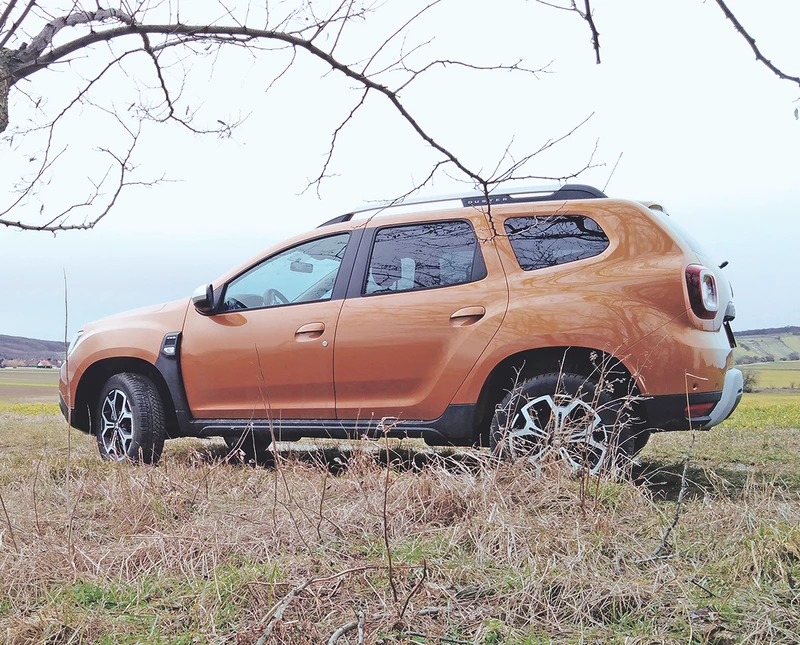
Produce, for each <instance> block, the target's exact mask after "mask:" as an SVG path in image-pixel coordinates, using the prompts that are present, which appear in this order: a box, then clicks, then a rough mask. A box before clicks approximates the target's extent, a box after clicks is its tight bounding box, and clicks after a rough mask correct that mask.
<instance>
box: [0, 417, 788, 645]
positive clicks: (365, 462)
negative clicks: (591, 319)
mask: <svg viewBox="0 0 800 645" xmlns="http://www.w3.org/2000/svg"><path fill="white" fill-rule="evenodd" d="M0 420H2V424H3V425H2V426H0V428H2V430H0V443H2V445H4V446H5V452H4V453H3V454H2V456H0V473H2V484H1V485H0V494H2V497H3V500H4V503H5V506H6V509H7V511H8V516H9V518H10V520H11V526H12V527H13V540H12V537H11V531H9V528H8V525H7V524H6V522H5V518H4V517H0V532H2V536H1V539H2V547H1V548H0V577H1V578H2V581H1V582H0V585H1V588H0V634H3V636H2V638H5V642H7V643H9V644H10V645H17V644H23V643H137V642H138V643H154V644H155V643H165V644H166V643H175V644H179V643H190V642H201V643H220V644H221V643H241V644H249V643H256V642H257V641H258V639H259V638H260V637H261V636H262V634H264V633H265V632H266V631H267V630H269V631H270V636H269V640H268V642H276V643H278V642H285V643H320V642H327V641H328V639H330V637H331V635H332V634H333V633H334V632H335V631H336V629H337V628H339V627H341V626H343V625H346V624H348V623H354V621H356V620H357V619H358V615H359V612H362V613H363V614H364V629H365V634H366V636H365V642H370V643H374V642H379V641H380V640H381V639H382V642H384V643H405V642H410V639H411V635H412V634H422V635H423V636H424V637H423V636H417V637H416V638H417V641H418V642H430V643H434V642H437V638H440V637H441V638H446V639H450V641H447V640H442V641H440V642H454V641H462V642H481V643H495V642H508V643H523V642H529V643H536V642H565V643H568V642H608V641H616V642H620V643H622V642H629V643H634V642H642V643H644V642H658V643H687V642H691V640H692V639H694V640H695V641H696V642H708V643H717V644H722V643H734V642H740V641H741V642H744V641H746V642H748V643H768V642H769V643H796V642H798V640H799V638H798V626H799V625H800V613H798V612H799V611H800V592H798V582H797V581H798V580H800V567H799V566H798V563H800V529H798V528H797V527H798V526H799V525H800V500H799V499H798V495H797V492H796V491H793V490H787V489H785V488H781V487H780V486H777V485H773V484H756V483H754V482H751V483H750V484H748V485H747V486H746V487H745V488H744V489H743V490H741V491H737V492H736V493H730V492H728V491H727V490H726V489H725V488H724V487H720V488H719V490H715V489H711V490H709V491H707V493H706V494H705V496H702V495H699V496H696V497H694V498H692V499H689V501H687V502H686V503H685V511H684V514H683V516H682V518H681V521H680V523H679V524H678V526H677V528H676V530H675V533H674V535H673V539H672V540H671V541H670V545H669V546H670V549H669V550H668V553H667V554H666V556H665V557H659V558H652V557H651V554H652V552H653V550H654V549H655V547H656V546H657V545H658V543H659V542H660V540H661V536H662V534H663V531H664V528H665V527H666V526H667V525H668V524H669V522H670V519H671V512H672V508H673V506H672V503H671V502H665V501H661V500H659V499H657V498H656V497H654V495H653V494H652V493H651V492H650V488H649V487H648V486H647V485H644V484H642V483H632V482H631V481H627V480H620V481H615V480H613V479H602V478H591V479H582V478H579V477H576V476H574V475H573V474H572V473H569V472H566V471H565V470H563V469H561V468H560V467H558V466H557V465H554V466H552V467H549V468H546V469H545V471H544V472H541V473H536V472H534V471H532V470H531V469H528V468H525V467H524V465H522V464H512V463H499V464H498V463H496V462H495V461H494V460H492V459H491V458H490V457H489V456H488V455H487V454H486V453H484V452H480V451H463V452H460V453H457V454H454V455H449V456H448V455H437V454H436V453H429V452H426V453H425V455H424V459H416V458H413V459H410V460H407V461H400V460H397V459H394V460H393V459H392V457H393V456H394V457H396V454H397V453H390V455H389V457H388V459H389V460H390V461H392V463H391V466H390V471H389V472H388V486H389V487H388V493H387V488H386V483H387V471H386V468H387V466H386V465H385V461H386V460H387V455H386V454H385V453H380V452H379V451H378V450H377V449H376V446H375V444H371V443H370V444H368V445H365V446H364V447H356V448H355V449H353V450H351V451H349V452H342V453H341V454H340V455H339V456H337V457H335V460H338V462H337V461H331V460H330V459H328V460H327V461H326V462H325V463H323V460H322V459H321V458H320V457H319V454H320V453H315V452H314V451H311V452H310V453H309V454H301V453H298V454H296V455H289V456H288V457H282V458H278V459H277V460H276V464H275V467H274V468H252V467H248V466H242V465H236V464H233V463H227V462H226V461H225V459H224V451H223V450H222V449H221V446H219V445H217V446H216V447H212V448H210V449H209V448H208V447H206V446H204V444H202V443H200V442H183V443H179V444H177V445H175V446H171V447H169V448H168V450H167V452H166V453H165V456H164V460H163V464H162V466H160V467H158V468H148V467H134V466H130V465H125V464H123V465H112V464H105V463H102V462H100V461H99V460H98V458H97V457H96V456H95V454H94V451H95V448H94V445H93V443H92V440H91V439H90V438H86V437H82V436H75V435H73V437H72V441H73V447H72V455H71V464H70V469H71V472H70V477H69V499H70V503H71V507H70V508H69V509H67V507H66V500H67V476H66V475H67V472H66V450H65V437H64V433H65V430H64V426H63V424H62V423H61V422H59V421H58V420H56V419H54V418H46V419H44V420H37V421H36V422H35V423H30V420H28V419H25V418H16V417H14V416H13V415H4V416H2V417H0ZM10 428H13V429H14V430H13V432H19V431H20V429H24V430H25V432H26V433H28V434H26V435H25V436H26V438H25V440H24V441H21V442H20V444H17V443H15V441H14V439H13V437H14V435H13V432H12V431H10V430H9V429H10ZM37 435H38V437H39V439H40V443H39V445H38V448H36V449H33V448H32V445H35V442H33V441H31V436H37ZM43 446H48V447H47V448H44V447H43ZM384 503H385V509H384ZM387 540H388V543H389V545H390V548H391V553H392V569H391V571H390V570H389V568H388V565H389V559H388V557H387V553H386V548H385V542H386V541H387ZM14 544H16V547H15V546H14ZM390 576H391V578H392V581H391V582H392V583H394V585H395V587H396V590H397V593H398V600H397V601H395V600H394V598H393V594H392V591H391V584H390V580H389V578H390ZM309 580H310V582H308V581H309ZM304 584H305V585H306V586H304V587H303V585H304ZM300 587H302V589H301V588H300ZM293 590H295V592H293ZM287 598H288V599H289V601H288V602H287V603H286V606H285V607H284V609H283V613H282V616H281V617H280V619H277V618H276V615H277V614H279V613H280V612H279V611H277V609H276V608H279V607H280V606H281V601H282V599H287ZM426 639H427V640H426ZM526 639H528V640H526ZM726 639H727V640H726ZM338 642H339V643H340V645H341V644H343V643H355V642H357V630H353V631H349V632H348V633H347V634H346V635H344V636H342V637H341V638H340V639H339V641H338Z"/></svg>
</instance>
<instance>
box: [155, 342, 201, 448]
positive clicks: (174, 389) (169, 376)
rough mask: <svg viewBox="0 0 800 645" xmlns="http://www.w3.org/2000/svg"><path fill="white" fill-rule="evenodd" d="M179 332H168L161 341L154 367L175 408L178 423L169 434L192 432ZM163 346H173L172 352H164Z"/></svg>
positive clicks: (176, 434)
mask: <svg viewBox="0 0 800 645" xmlns="http://www.w3.org/2000/svg"><path fill="white" fill-rule="evenodd" d="M182 337H183V334H182V333H181V332H170V333H168V334H166V335H165V336H164V339H163V340H162V341H161V348H160V349H159V350H158V358H157V359H156V369H157V370H158V371H159V373H160V374H161V376H162V377H163V378H164V382H165V383H166V384H167V389H169V394H170V397H172V406H173V408H174V409H175V416H176V420H177V423H178V427H177V428H176V431H177V432H173V433H171V434H173V435H175V436H185V435H187V434H191V432H192V425H191V422H192V415H191V411H190V410H189V403H188V401H187V399H186V390H184V388H183V374H182V373H181V339H182ZM165 347H174V348H175V351H174V353H173V354H165V353H164V348H165Z"/></svg>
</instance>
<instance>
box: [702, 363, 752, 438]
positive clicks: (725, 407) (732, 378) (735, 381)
mask: <svg viewBox="0 0 800 645" xmlns="http://www.w3.org/2000/svg"><path fill="white" fill-rule="evenodd" d="M743 393H744V377H743V376H742V371H741V370H737V369H730V370H728V371H727V373H726V374H725V385H724V386H723V389H722V398H721V399H720V401H719V403H717V405H716V406H715V407H714V409H713V410H712V411H711V418H710V419H709V421H708V423H707V424H705V425H704V426H703V430H708V429H709V428H711V427H713V426H715V425H717V424H718V423H722V422H723V421H725V419H727V418H728V417H729V416H731V414H732V413H733V411H734V410H735V409H736V406H737V405H739V401H741V400H742V394H743Z"/></svg>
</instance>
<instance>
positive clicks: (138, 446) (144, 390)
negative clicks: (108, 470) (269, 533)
mask: <svg viewBox="0 0 800 645" xmlns="http://www.w3.org/2000/svg"><path fill="white" fill-rule="evenodd" d="M94 426H95V437H96V438H97V448H98V450H99V451H100V456H101V457H102V458H103V459H105V460H106V461H130V462H133V463H142V464H156V463H158V460H159V458H160V457H161V451H162V450H163V448H164V439H165V437H166V427H165V417H164V404H163V402H162V401H161V395H160V394H159V393H158V389H157V388H156V386H155V385H154V384H153V382H152V381H151V380H150V379H149V378H147V377H146V376H143V375H142V374H133V373H127V372H126V373H122V374H115V375H114V376H112V377H111V378H110V379H108V381H106V384H105V385H104V386H103V389H101V390H100V397H99V398H98V401H97V411H96V416H95V418H94Z"/></svg>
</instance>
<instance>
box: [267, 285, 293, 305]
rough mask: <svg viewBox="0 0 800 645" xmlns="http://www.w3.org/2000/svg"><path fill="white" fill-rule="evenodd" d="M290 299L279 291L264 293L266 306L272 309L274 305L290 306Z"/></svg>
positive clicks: (272, 290) (271, 290)
mask: <svg viewBox="0 0 800 645" xmlns="http://www.w3.org/2000/svg"><path fill="white" fill-rule="evenodd" d="M288 304H289V298H287V297H286V296H284V295H283V294H282V293H281V292H280V291H278V290H277V289H267V290H266V291H265V292H264V306H265V307H271V306H273V305H288Z"/></svg>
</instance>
